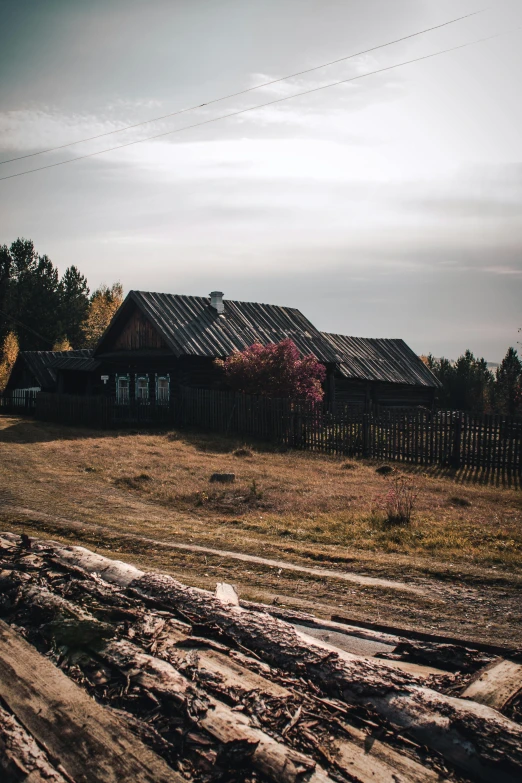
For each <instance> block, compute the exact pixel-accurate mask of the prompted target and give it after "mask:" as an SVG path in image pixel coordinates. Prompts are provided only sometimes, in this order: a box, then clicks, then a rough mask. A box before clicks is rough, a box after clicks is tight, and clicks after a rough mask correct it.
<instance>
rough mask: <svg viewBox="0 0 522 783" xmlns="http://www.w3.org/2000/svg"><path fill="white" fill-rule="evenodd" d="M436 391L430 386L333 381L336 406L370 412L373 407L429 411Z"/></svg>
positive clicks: (339, 378)
mask: <svg viewBox="0 0 522 783" xmlns="http://www.w3.org/2000/svg"><path fill="white" fill-rule="evenodd" d="M434 396H435V390H434V389H433V388H431V387H429V386H420V385H419V386H410V385H407V384H401V383H383V382H380V381H363V380H352V379H349V378H342V377H339V376H337V377H336V378H335V407H336V408H337V409H339V408H342V407H345V406H347V407H349V408H350V409H357V410H359V411H360V412H361V413H363V412H365V413H369V412H370V411H371V410H372V409H373V408H375V407H376V406H379V407H384V408H412V407H417V406H423V407H426V408H430V409H431V408H432V406H433V404H434Z"/></svg>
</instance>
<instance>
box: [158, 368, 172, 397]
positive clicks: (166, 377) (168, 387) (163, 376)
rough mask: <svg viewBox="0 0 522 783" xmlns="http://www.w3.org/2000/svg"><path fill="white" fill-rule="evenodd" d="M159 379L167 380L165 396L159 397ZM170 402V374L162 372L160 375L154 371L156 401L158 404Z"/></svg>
mask: <svg viewBox="0 0 522 783" xmlns="http://www.w3.org/2000/svg"><path fill="white" fill-rule="evenodd" d="M160 381H167V396H166V398H164V399H163V398H160V395H159V382H160ZM169 402H170V375H169V374H168V373H164V374H162V375H160V374H159V373H156V403H158V404H159V405H168V403H169Z"/></svg>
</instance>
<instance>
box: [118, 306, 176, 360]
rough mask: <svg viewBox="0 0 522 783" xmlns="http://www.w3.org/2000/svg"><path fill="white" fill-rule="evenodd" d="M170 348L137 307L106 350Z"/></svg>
mask: <svg viewBox="0 0 522 783" xmlns="http://www.w3.org/2000/svg"><path fill="white" fill-rule="evenodd" d="M144 350H169V349H168V346H167V344H166V343H165V341H164V340H163V339H162V337H161V335H159V334H158V332H157V331H156V329H155V328H154V327H153V325H152V324H151V322H150V321H149V320H148V318H146V317H145V316H144V315H143V313H141V312H140V311H139V310H138V309H137V308H134V310H133V311H132V312H131V314H130V316H129V318H128V319H127V320H126V322H125V324H124V326H123V328H122V330H121V331H120V333H119V334H118V335H117V336H116V337H115V338H114V340H113V341H112V343H111V344H110V345H106V346H105V348H104V352H109V351H144Z"/></svg>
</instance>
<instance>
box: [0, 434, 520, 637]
mask: <svg viewBox="0 0 522 783" xmlns="http://www.w3.org/2000/svg"><path fill="white" fill-rule="evenodd" d="M31 432H32V430H31ZM37 434H38V435H39V436H41V433H40V431H38V433H37ZM44 434H45V432H44ZM24 437H26V440H24V441H21V440H18V441H16V440H13V439H12V440H9V441H7V440H6V441H4V442H0V522H1V527H2V528H3V529H4V530H11V531H12V532H17V533H20V532H25V533H27V534H28V535H40V536H42V537H49V538H55V539H58V540H62V541H68V542H74V543H78V544H83V545H85V546H88V547H89V548H94V549H96V550H97V551H100V552H102V553H103V554H106V555H108V556H111V557H115V558H119V559H122V560H126V561H128V562H132V563H134V564H135V565H137V566H138V567H141V568H143V569H144V570H151V569H157V570H159V571H164V572H167V573H171V574H172V575H173V576H176V577H177V578H179V579H180V580H181V581H183V582H184V583H185V584H190V585H194V586H197V587H203V588H206V589H214V588H215V585H216V582H218V581H225V582H231V583H233V584H235V585H236V587H237V588H238V590H239V592H240V595H241V597H242V598H245V599H247V600H253V601H261V602H265V603H271V602H275V603H278V604H281V605H285V606H288V607H294V608H296V609H303V610H305V611H311V612H313V613H315V614H317V615H319V616H322V617H331V615H332V614H342V615H344V616H347V617H351V618H353V619H354V620H360V621H369V622H377V623H382V624H388V625H393V626H397V627H403V628H412V629H417V630H424V631H426V632H431V633H440V634H446V635H448V636H458V637H461V638H469V639H476V640H477V641H483V642H489V643H505V644H512V645H520V646H522V600H521V596H522V578H521V577H520V576H517V575H516V574H514V573H510V572H508V571H503V570H502V569H501V568H498V569H495V568H489V569H485V568H483V567H480V566H478V565H476V564H464V563H462V562H460V563H459V562H455V563H451V562H449V563H448V562H444V563H443V562H439V561H437V559H436V558H434V557H432V558H427V557H424V558H422V557H417V556H411V555H399V554H395V553H389V552H376V551H362V550H356V549H350V548H348V547H346V546H341V545H338V544H336V543H334V544H329V545H322V544H315V543H310V542H309V541H306V540H302V541H300V540H296V539H289V538H286V539H285V538H284V537H282V536H278V535H275V534H274V533H272V532H270V531H268V530H267V531H263V533H262V534H261V533H260V532H259V528H255V529H254V528H251V529H248V528H247V527H246V526H244V527H241V528H237V527H234V519H233V518H232V519H231V518H228V519H224V518H223V517H220V518H217V517H216V519H212V518H210V517H209V516H208V515H207V516H203V515H198V514H197V511H196V510H195V511H194V512H193V513H183V512H180V511H179V510H176V509H174V508H171V507H168V506H166V505H161V504H159V503H157V502H154V501H152V500H151V499H148V498H146V497H143V496H140V495H139V494H137V493H136V492H133V491H131V490H129V489H126V488H123V487H120V486H115V484H114V483H111V482H110V481H107V480H106V479H104V477H103V475H100V474H98V473H96V472H87V471H86V469H85V460H83V459H82V456H81V449H82V448H83V446H82V442H81V441H74V444H75V448H76V450H77V452H78V453H77V454H75V456H74V457H71V456H70V450H69V452H67V451H65V452H64V453H62V452H61V449H62V446H61V444H60V442H57V441H56V440H52V439H50V440H49V441H45V440H41V441H38V442H34V443H33V442H28V438H27V433H25V435H24ZM99 448H100V449H101V448H103V442H102V441H101V442H100V445H99ZM121 448H125V438H122V439H121Z"/></svg>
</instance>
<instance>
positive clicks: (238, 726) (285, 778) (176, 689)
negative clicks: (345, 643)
mask: <svg viewBox="0 0 522 783" xmlns="http://www.w3.org/2000/svg"><path fill="white" fill-rule="evenodd" d="M20 596H21V598H22V600H23V603H24V605H26V606H28V607H30V608H32V610H33V611H36V610H39V611H40V612H41V613H42V614H43V615H44V617H45V619H46V621H47V622H45V623H44V625H43V626H42V631H43V633H44V635H45V634H47V635H51V636H52V638H53V641H55V642H58V643H59V644H63V643H64V642H67V643H68V644H71V643H73V644H75V645H78V646H81V647H82V648H83V647H89V646H90V645H93V647H94V649H95V650H96V655H97V657H98V658H100V659H101V660H102V661H103V662H105V663H106V664H108V665H109V666H111V667H113V668H114V669H116V670H118V671H120V672H122V673H123V674H124V675H125V676H126V677H127V678H128V680H129V682H131V683H133V684H136V685H139V686H141V687H142V688H143V689H145V690H146V691H147V692H148V693H151V694H154V695H155V696H158V697H161V698H168V699H169V700H170V702H171V703H172V704H173V705H174V706H175V707H176V709H177V710H178V711H180V712H182V713H183V714H185V713H187V714H188V715H189V716H190V718H191V719H192V720H193V721H194V722H195V723H196V724H197V725H198V726H199V727H200V728H202V729H204V730H205V731H207V732H208V734H209V735H211V736H212V737H213V738H215V739H216V740H217V741H218V742H219V743H220V744H221V746H222V747H223V749H224V752H225V754H226V757H227V758H228V759H229V760H230V762H231V763H233V764H234V765H237V764H241V763H245V762H246V761H247V760H248V761H249V762H250V763H251V764H252V766H254V767H255V768H256V769H258V770H259V772H261V773H262V774H263V775H266V776H267V778H269V779H270V780H274V781H277V783H297V781H299V780H301V778H303V776H304V775H306V781H307V783H329V782H330V778H329V777H328V775H327V773H326V772H324V770H322V769H321V768H320V767H319V766H318V765H317V764H316V762H315V761H314V760H313V759H311V758H310V757H308V756H306V755H304V754H302V753H298V752H296V751H294V750H293V749H292V748H289V747H286V746H285V745H284V744H282V743H280V742H278V741H277V740H275V739H273V738H272V737H271V736H269V735H268V734H266V733H265V732H264V731H261V730H259V729H257V728H254V727H252V726H251V725H250V721H249V719H248V718H247V716H246V715H243V714H241V713H239V712H234V711H233V710H232V709H231V708H230V707H229V706H227V705H226V704H223V703H222V702H220V701H218V700H217V699H213V698H212V697H209V696H208V695H207V694H205V693H203V692H202V691H200V690H198V689H197V688H195V687H194V685H193V684H192V683H191V682H190V680H188V679H187V678H186V677H185V676H183V675H182V674H181V673H180V672H179V671H178V670H177V669H175V668H174V666H172V665H171V664H170V663H168V662H167V661H164V660H161V659H159V658H156V657H154V656H152V655H148V654H146V653H144V652H143V651H142V650H141V649H140V648H139V647H138V646H137V645H135V644H133V643H131V642H128V641H126V640H119V641H112V640H107V638H106V637H107V635H108V634H107V626H106V624H105V623H101V622H98V621H97V620H96V619H95V618H94V617H93V616H92V615H90V614H89V613H88V612H86V611H85V610H84V609H82V608H81V607H78V606H76V605H75V604H72V603H71V602H70V601H68V600H66V599H64V598H62V597H60V596H57V595H55V594H54V593H51V592H50V591H49V590H47V589H45V588H36V587H33V586H31V585H28V586H27V587H24V586H22V587H21V588H20Z"/></svg>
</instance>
